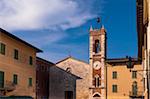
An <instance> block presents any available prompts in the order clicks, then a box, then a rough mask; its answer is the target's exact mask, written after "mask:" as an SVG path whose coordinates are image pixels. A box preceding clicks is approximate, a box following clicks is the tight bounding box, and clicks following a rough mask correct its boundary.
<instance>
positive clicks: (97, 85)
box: [95, 75, 100, 87]
mask: <svg viewBox="0 0 150 99" xmlns="http://www.w3.org/2000/svg"><path fill="white" fill-rule="evenodd" d="M99 86H100V77H99V75H95V87H99Z"/></svg>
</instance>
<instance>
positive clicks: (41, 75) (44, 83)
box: [36, 57, 55, 99]
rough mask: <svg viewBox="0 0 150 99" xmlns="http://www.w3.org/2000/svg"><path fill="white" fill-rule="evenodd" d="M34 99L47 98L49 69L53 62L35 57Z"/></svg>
mask: <svg viewBox="0 0 150 99" xmlns="http://www.w3.org/2000/svg"><path fill="white" fill-rule="evenodd" d="M36 64H37V65H36V99H48V98H49V74H50V73H49V70H50V67H51V66H54V65H55V64H54V63H51V62H49V61H47V60H44V59H42V58H39V57H37V58H36Z"/></svg>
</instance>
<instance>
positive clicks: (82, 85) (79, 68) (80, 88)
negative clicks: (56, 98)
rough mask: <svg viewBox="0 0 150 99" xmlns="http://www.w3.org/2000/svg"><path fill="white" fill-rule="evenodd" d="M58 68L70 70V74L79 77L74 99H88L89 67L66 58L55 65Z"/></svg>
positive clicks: (78, 61)
mask: <svg viewBox="0 0 150 99" xmlns="http://www.w3.org/2000/svg"><path fill="white" fill-rule="evenodd" d="M56 65H57V66H58V67H60V68H62V69H64V70H66V69H67V68H71V71H70V72H71V73H73V74H75V75H77V76H79V77H81V78H82V79H81V80H77V87H76V88H77V92H76V94H77V95H76V99H89V83H90V82H89V76H90V75H89V74H90V73H89V70H90V65H89V64H88V63H85V62H83V61H80V60H76V59H74V58H72V57H68V58H66V59H64V60H62V61H60V62H58V63H57V64H56Z"/></svg>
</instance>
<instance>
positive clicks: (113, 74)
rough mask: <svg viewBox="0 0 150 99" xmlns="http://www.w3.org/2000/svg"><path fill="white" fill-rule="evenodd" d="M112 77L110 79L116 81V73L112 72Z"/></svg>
mask: <svg viewBox="0 0 150 99" xmlns="http://www.w3.org/2000/svg"><path fill="white" fill-rule="evenodd" d="M112 76H113V77H112V78H113V79H117V72H116V71H115V72H113V73H112Z"/></svg>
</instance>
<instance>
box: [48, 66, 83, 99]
mask: <svg viewBox="0 0 150 99" xmlns="http://www.w3.org/2000/svg"><path fill="white" fill-rule="evenodd" d="M49 73H50V74H49V75H50V76H49V99H76V96H77V95H76V92H77V90H76V80H77V81H78V80H80V79H81V78H80V77H78V76H76V75H74V74H72V73H70V72H68V71H65V70H63V69H61V68H59V67H57V66H51V67H50V71H49Z"/></svg>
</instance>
